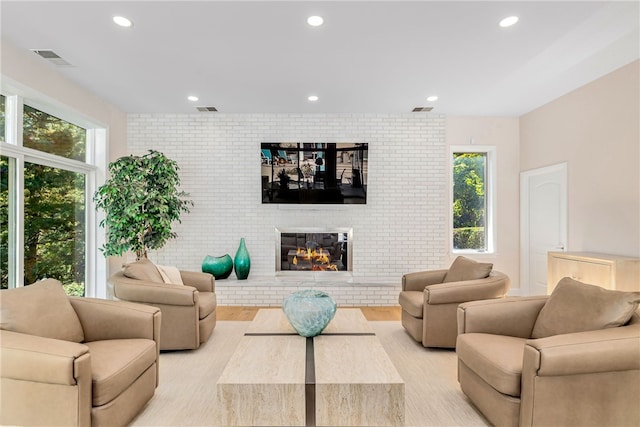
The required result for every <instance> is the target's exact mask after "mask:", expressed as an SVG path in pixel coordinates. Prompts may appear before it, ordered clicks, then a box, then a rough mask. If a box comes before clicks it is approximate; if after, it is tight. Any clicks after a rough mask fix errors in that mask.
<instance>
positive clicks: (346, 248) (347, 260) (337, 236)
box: [275, 228, 353, 274]
mask: <svg viewBox="0 0 640 427" xmlns="http://www.w3.org/2000/svg"><path fill="white" fill-rule="evenodd" d="M352 237H353V232H352V229H350V228H334V229H328V228H322V229H320V228H288V229H283V228H277V229H276V265H275V269H276V272H290V273H287V274H292V273H298V274H304V273H308V272H327V273H332V272H341V271H342V272H346V271H352V267H353V266H352V265H351V264H352V256H351V245H352Z"/></svg>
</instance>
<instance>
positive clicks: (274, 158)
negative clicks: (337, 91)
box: [260, 142, 369, 204]
mask: <svg viewBox="0 0 640 427" xmlns="http://www.w3.org/2000/svg"><path fill="white" fill-rule="evenodd" d="M260 157H261V165H260V168H261V176H262V203H283V204H366V203H367V174H368V158H369V147H368V144H366V143H349V142H336V143H326V142H323V143H316V142H292V143H285V142H263V143H262V144H260Z"/></svg>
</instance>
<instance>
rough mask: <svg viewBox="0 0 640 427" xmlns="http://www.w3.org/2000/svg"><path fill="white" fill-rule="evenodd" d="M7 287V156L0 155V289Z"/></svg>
mask: <svg viewBox="0 0 640 427" xmlns="http://www.w3.org/2000/svg"><path fill="white" fill-rule="evenodd" d="M8 288H9V158H8V157H6V156H0V289H8Z"/></svg>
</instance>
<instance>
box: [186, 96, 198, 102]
mask: <svg viewBox="0 0 640 427" xmlns="http://www.w3.org/2000/svg"><path fill="white" fill-rule="evenodd" d="M187 99H188V100H189V101H191V102H196V101H197V100H198V97H197V96H193V95H189V96H187Z"/></svg>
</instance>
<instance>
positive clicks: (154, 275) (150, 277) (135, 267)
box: [122, 258, 164, 283]
mask: <svg viewBox="0 0 640 427" xmlns="http://www.w3.org/2000/svg"><path fill="white" fill-rule="evenodd" d="M122 273H123V274H124V275H125V277H128V278H130V279H137V280H144V281H147V282H154V283H164V280H162V276H161V275H160V272H159V271H158V268H157V267H156V265H155V264H154V263H152V262H151V261H149V260H148V259H146V258H143V259H141V260H138V261H136V262H131V263H129V264H125V265H124V266H123V268H122Z"/></svg>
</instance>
